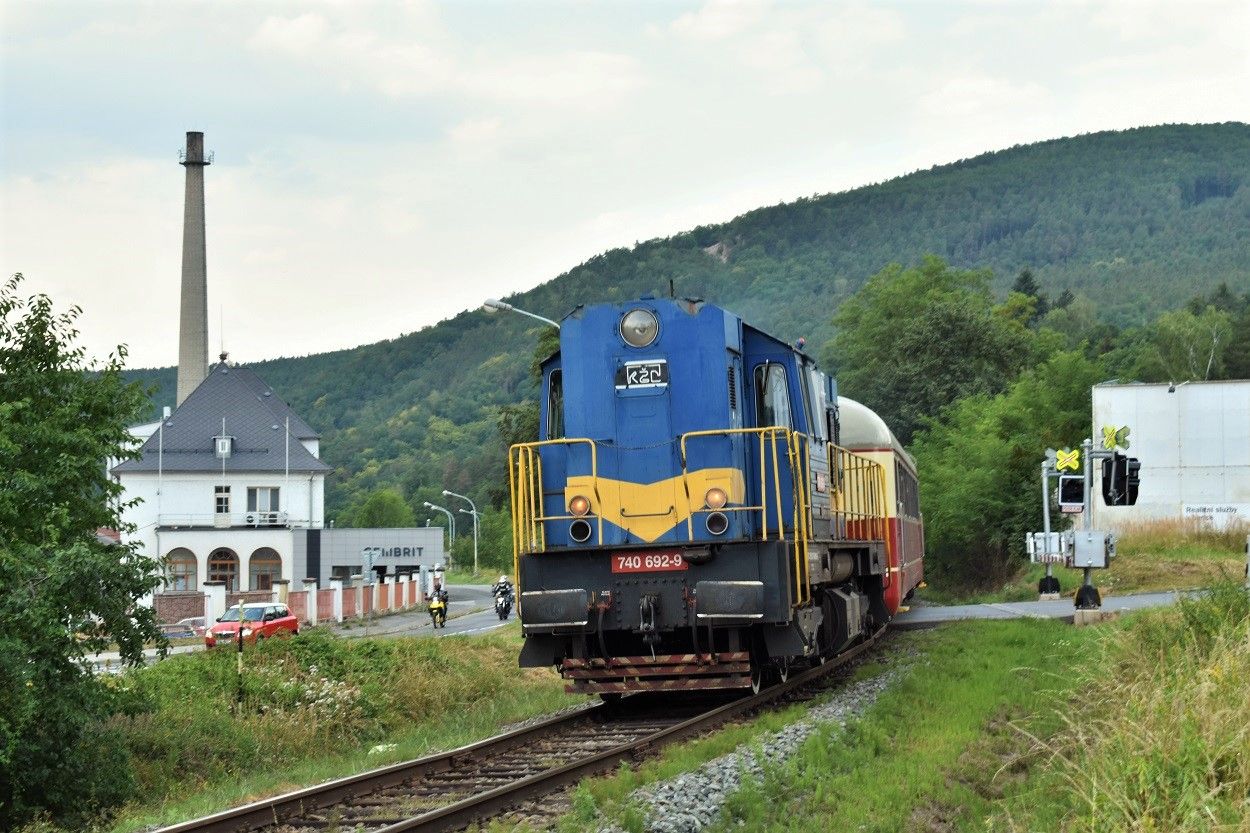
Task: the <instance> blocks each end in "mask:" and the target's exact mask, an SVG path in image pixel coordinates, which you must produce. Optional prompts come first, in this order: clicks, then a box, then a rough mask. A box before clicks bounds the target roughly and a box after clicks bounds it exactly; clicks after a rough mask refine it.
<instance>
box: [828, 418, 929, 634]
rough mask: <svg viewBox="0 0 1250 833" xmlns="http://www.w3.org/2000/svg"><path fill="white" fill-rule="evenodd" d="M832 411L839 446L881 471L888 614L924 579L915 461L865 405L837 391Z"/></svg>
mask: <svg viewBox="0 0 1250 833" xmlns="http://www.w3.org/2000/svg"><path fill="white" fill-rule="evenodd" d="M838 415H839V421H840V424H841V431H840V444H841V445H842V447H843V448H845V449H847V450H848V451H851V452H854V453H855V454H857V455H859V456H861V457H865V458H867V459H869V460H871V461H873V462H874V463H877V464H879V465H880V466H881V470H882V473H883V475H884V477H883V480H884V491H885V495H884V498H885V500H884V503H885V515H886V530H887V531H886V534H887V540H886V553H887V556H888V560H889V569H888V571H887V574H886V578H885V579H884V581H883V585H884V589H885V605H886V609H887V610H889V613H890V615H891V616H893V615H894V614H895V613H896V612H897V611H898V609H899V606H900V605H901V604H902V603H903V601H904V600H905V599H906V598H907V597H908V596H910V595H911V593H912V591H913V590H915V588H916V586H917V585H919V584H920V583H921V582H922V581H924V521H923V519H922V518H921V515H920V481H919V478H918V477H917V476H916V461H915V460H913V459H912V456H911V455H910V454H908V453H907V451H906V450H904V448H903V446H902V444H901V443H900V442H899V441H898V438H897V437H895V436H894V432H893V431H891V430H890V427H889V426H888V425H886V424H885V420H883V419H882V418H881V417H879V416H877V414H876V413H875V412H874V411H872V410H870V409H869V408H868V407H867V406H865V405H863V404H861V403H859V402H856V401H855V400H853V399H847V398H846V397H844V396H839V397H838Z"/></svg>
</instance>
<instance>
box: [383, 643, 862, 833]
mask: <svg viewBox="0 0 1250 833" xmlns="http://www.w3.org/2000/svg"><path fill="white" fill-rule="evenodd" d="M884 631H885V628H884V627H882V628H881V629H880V630H878V631H877V632H876V633H874V634H873V635H872V636H871V637H870V638H869V639H867V640H866V641H864V642H862V643H860V644H859V645H856V646H855V647H854V648H851V649H850V650H847V651H844V652H843V653H841V654H839V655H838V656H837V657H835V658H833V659H831V660H829V661H827V662H825V663H823V664H821V665H817V666H815V667H814V668H809V669H807V670H806V671H804V672H802V673H801V674H798V675H796V676H794V677H791V678H790V679H788V680H787V681H786V682H784V683H781V684H779V685H775V686H772V687H770V688H768V689H765V690H764V691H761V692H760V693H759V694H755V695H752V696H751V697H745V698H743V699H741V700H735V701H734V702H732V703H727V704H726V705H724V706H720V707H718V708H715V709H712V710H711V711H707V712H704V713H703V714H700V715H697V716H696V717H692V718H690V719H689V720H686V721H683V722H681V723H678V724H676V725H675V726H670V727H668V728H666V729H661V730H660V731H658V732H656V733H654V734H652V735H648V736H647V737H645V738H642V739H640V740H636V741H632V742H630V743H626V744H622V745H620V746H618V747H616V748H614V749H609V750H606V751H604V752H600V753H599V754H597V755H594V756H591V757H587V758H583V759H581V760H578V761H573V762H571V763H568V764H565V765H564V766H560V767H556V768H553V769H549V770H547V771H546V772H541V773H539V774H537V775H533V776H530V777H529V778H525V779H523V780H521V781H517V782H516V783H514V784H508V785H505V786H502V787H497V788H496V789H493V790H490V791H489V792H485V793H482V794H480V795H476V796H471V797H469V798H466V799H464V800H462V801H457V802H456V803H455V804H449V805H447V806H446V807H442V808H439V809H437V810H431V811H430V812H428V813H422V814H421V815H419V816H414V817H413V818H411V819H407V820H406V821H401V822H398V823H396V824H392V825H389V826H387V827H382V828H379V829H378V830H377V831H375V833H445V831H450V830H458V829H460V828H462V827H467V826H468V825H470V824H473V823H474V822H480V821H485V820H486V819H488V818H490V817H491V816H494V815H497V814H498V813H501V812H503V811H504V810H507V809H508V808H510V807H513V806H515V805H516V804H517V803H518V802H520V801H524V800H526V799H529V798H534V797H537V796H540V795H544V794H546V793H549V792H552V791H554V790H556V789H559V788H560V787H564V786H568V785H570V784H574V783H577V782H578V781H580V780H581V779H582V778H585V777H587V776H590V775H594V774H596V773H598V772H603V771H606V770H609V769H611V768H612V766H613V765H614V764H616V763H619V762H620V761H624V760H631V759H634V760H636V759H639V758H642V757H644V756H645V755H646V754H648V753H649V752H651V751H654V750H656V749H659V748H660V747H662V746H667V745H668V744H670V743H673V742H674V741H677V740H680V739H682V738H685V737H688V736H690V735H693V734H698V733H699V732H703V731H706V730H707V729H710V728H712V727H714V726H716V725H718V724H720V723H723V722H725V721H726V720H729V719H731V718H734V717H737V716H738V715H740V714H743V713H744V712H748V711H751V710H752V709H755V708H758V707H759V706H762V705H765V704H767V703H770V702H772V701H773V700H776V699H778V698H780V697H781V696H783V695H785V694H789V693H790V692H792V691H795V690H796V689H799V688H802V687H803V686H804V685H806V684H808V683H810V682H812V681H814V680H816V679H818V678H820V677H823V676H824V675H825V674H828V673H829V672H831V671H833V670H834V669H835V668H837V667H839V666H841V665H845V664H846V663H848V662H850V661H851V660H853V659H855V658H856V657H857V656H859V655H860V654H862V653H863V652H865V651H867V650H868V649H869V648H871V647H872V646H873V645H875V644H876V642H877V639H878V638H879V637H880V636H881V634H882V633H883V632H884Z"/></svg>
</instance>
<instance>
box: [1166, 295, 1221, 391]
mask: <svg viewBox="0 0 1250 833" xmlns="http://www.w3.org/2000/svg"><path fill="white" fill-rule="evenodd" d="M1232 331H1233V327H1232V317H1231V316H1230V315H1229V314H1228V313H1227V312H1224V311H1223V310H1218V309H1216V308H1215V307H1212V306H1208V307H1207V308H1206V309H1205V310H1203V311H1202V312H1201V313H1199V314H1197V315H1195V314H1194V313H1192V312H1190V311H1189V310H1187V309H1183V310H1176V311H1174V312H1165V313H1163V314H1162V315H1160V316H1159V317H1158V319H1157V320H1156V321H1155V325H1154V345H1155V351H1156V357H1157V359H1158V362H1159V366H1160V367H1161V368H1162V370H1163V373H1164V375H1165V376H1167V378H1168V379H1169V380H1171V381H1173V382H1183V381H1189V380H1203V381H1205V380H1207V379H1212V378H1218V377H1219V375H1220V374H1221V373H1222V372H1223V369H1224V352H1225V351H1226V350H1227V349H1228V344H1229V341H1230V340H1231V338H1232Z"/></svg>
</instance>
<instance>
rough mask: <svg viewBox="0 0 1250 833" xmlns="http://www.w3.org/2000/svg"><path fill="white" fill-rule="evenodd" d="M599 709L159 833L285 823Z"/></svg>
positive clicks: (225, 831) (230, 831)
mask: <svg viewBox="0 0 1250 833" xmlns="http://www.w3.org/2000/svg"><path fill="white" fill-rule="evenodd" d="M601 710H602V711H605V712H606V710H607V704H605V703H592V704H589V705H587V706H583V707H580V708H577V709H575V710H571V711H568V712H564V713H562V714H558V715H555V716H554V717H549V718H547V719H546V720H541V721H539V722H537V723H533V724H531V725H529V726H523V727H521V728H519V729H513V730H512V731H510V732H505V733H503V734H501V735H494V736H493V737H489V738H485V739H483V740H479V741H474V742H473V743H470V744H466V745H465V746H460V747H457V748H455V749H449V750H447V751H446V752H438V753H435V754H433V755H427V756H426V757H424V758H416V759H414V760H409V761H400V762H399V763H395V764H390V765H388V766H384V767H379V768H378V769H371V770H367V771H365V772H360V773H357V774H355V775H349V776H346V777H344V778H338V779H335V780H334V781H327V782H325V783H323V784H317V785H315V786H312V787H305V788H304V789H301V790H296V791H294V792H289V793H283V794H282V795H276V796H273V797H272V798H265V799H261V800H260V801H255V802H252V803H251V804H245V805H243V806H242V807H234V808H232V809H229V810H223V811H221V812H219V813H214V814H212V815H210V816H204V817H202V818H198V819H192V820H190V821H186V822H182V823H180V824H175V825H171V826H169V827H162V828H160V829H159V830H157V831H155V833H242V831H249V830H257V829H259V828H262V827H267V826H270V825H275V824H282V823H283V822H284V821H286V820H287V819H290V818H294V817H296V816H297V815H298V814H301V813H307V812H310V811H315V810H320V809H323V808H326V807H332V806H334V805H335V804H338V803H340V802H342V801H344V800H346V799H349V798H353V797H356V796H359V795H363V794H366V793H370V792H376V791H378V790H384V789H386V788H387V787H393V786H398V785H399V784H402V783H404V782H405V781H409V780H411V779H413V778H418V777H420V776H421V775H424V774H426V773H430V772H441V771H445V770H449V769H453V768H455V766H456V765H457V764H458V763H460V762H461V761H462V760H463V759H465V758H466V757H468V756H471V755H474V754H477V753H481V752H502V751H505V750H507V749H511V748H513V747H516V746H520V745H522V744H524V743H526V742H528V741H530V740H532V739H533V738H535V737H538V736H542V735H544V734H546V733H547V732H549V731H551V730H553V729H556V728H559V727H561V726H566V725H569V724H573V723H576V722H578V721H581V720H586V719H588V718H589V719H593V718H594V716H595V715H596V714H597V713H598V712H600V711H601Z"/></svg>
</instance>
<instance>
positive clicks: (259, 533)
mask: <svg viewBox="0 0 1250 833" xmlns="http://www.w3.org/2000/svg"><path fill="white" fill-rule="evenodd" d="M294 538H295V532H294V530H290V529H286V528H285V527H276V528H272V529H178V530H169V529H166V530H160V531H157V532H155V533H154V534H153V536H152V548H151V549H148V551H149V552H155V553H157V555H158V557H160V558H164V557H165V556H166V555H168V554H169V553H170V552H171V551H172V550H174V549H177V548H178V547H184V548H186V549H188V550H190V551H191V552H192V553H193V554H194V555H195V560H196V565H197V567H196V572H197V583H196V589H198V590H203V589H204V582H205V581H206V580H207V579H208V556H209V554H210V553H211V552H212V551H213V550H215V549H218V548H219V547H228V548H229V549H231V550H234V553H235V555H237V556H238V557H239V588H240V589H242V590H247V589H248V578H249V576H250V575H251V573H250V571H249V569H248V567H249V562H250V559H251V557H252V554H253V553H254V552H256V550H258V549H260V548H261V547H269V548H271V549H273V550H274V551H275V552H277V553H278V556H279V558H281V559H282V578H284V579H288V580H292V583H294V580H293V579H292V575H291V574H292V572H293V553H294V549H295V548H294ZM292 589H298V588H292Z"/></svg>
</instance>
